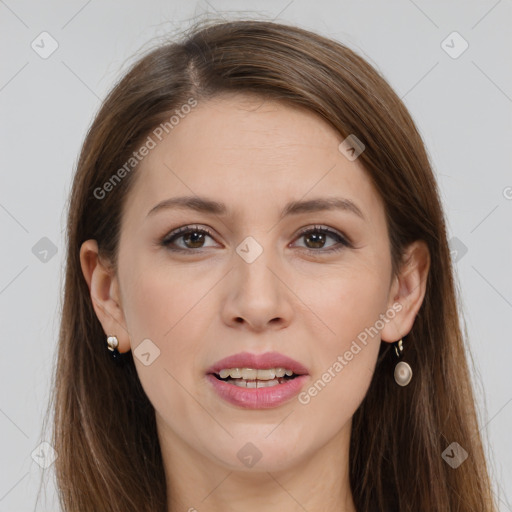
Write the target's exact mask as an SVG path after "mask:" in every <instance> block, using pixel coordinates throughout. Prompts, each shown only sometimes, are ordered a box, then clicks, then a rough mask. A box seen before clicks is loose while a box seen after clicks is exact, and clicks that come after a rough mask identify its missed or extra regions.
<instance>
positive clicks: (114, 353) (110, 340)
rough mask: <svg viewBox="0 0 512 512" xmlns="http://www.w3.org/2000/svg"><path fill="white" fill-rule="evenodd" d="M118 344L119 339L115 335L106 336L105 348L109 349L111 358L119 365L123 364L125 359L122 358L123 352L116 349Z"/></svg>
mask: <svg viewBox="0 0 512 512" xmlns="http://www.w3.org/2000/svg"><path fill="white" fill-rule="evenodd" d="M118 346H119V340H118V339H117V336H107V348H108V350H109V351H110V355H111V357H112V359H113V360H114V362H115V363H116V364H118V365H119V366H123V365H124V363H125V360H124V358H123V354H121V353H120V352H119V350H117V347H118Z"/></svg>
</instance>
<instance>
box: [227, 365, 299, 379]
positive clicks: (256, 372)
mask: <svg viewBox="0 0 512 512" xmlns="http://www.w3.org/2000/svg"><path fill="white" fill-rule="evenodd" d="M285 375H287V376H288V377H291V376H292V375H293V371H292V370H288V369H286V368H269V369H265V370H262V369H255V368H225V369H222V370H221V371H220V372H219V376H220V378H221V379H225V378H227V377H231V378H232V379H244V380H262V381H272V380H274V379H275V378H276V377H284V376H285ZM276 382H277V381H276Z"/></svg>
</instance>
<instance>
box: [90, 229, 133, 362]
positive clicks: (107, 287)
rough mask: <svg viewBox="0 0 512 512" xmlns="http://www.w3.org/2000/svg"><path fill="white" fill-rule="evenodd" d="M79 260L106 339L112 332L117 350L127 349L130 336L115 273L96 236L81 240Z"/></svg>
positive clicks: (123, 350) (124, 350)
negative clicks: (105, 261) (102, 256)
mask: <svg viewBox="0 0 512 512" xmlns="http://www.w3.org/2000/svg"><path fill="white" fill-rule="evenodd" d="M80 264H81V267H82V273H83V275H84V278H85V280H86V282H87V285H88V287H89V291H90V296H91V301H92V305H93V308H94V311H95V313H96V316H97V317H98V320H99V321H100V323H101V325H102V327H103V331H104V332H105V340H106V339H107V336H114V335H115V336H117V338H118V340H119V347H118V350H119V352H126V351H128V350H129V349H130V340H129V335H128V332H127V329H126V323H125V319H124V314H123V311H122V309H121V307H120V301H119V297H118V286H117V277H116V276H115V275H114V274H113V272H112V270H111V269H110V268H108V267H107V266H106V265H104V264H103V263H102V262H101V260H100V258H99V254H98V244H97V242H96V240H92V239H91V240H86V241H85V242H84V243H83V244H82V246H81V247H80Z"/></svg>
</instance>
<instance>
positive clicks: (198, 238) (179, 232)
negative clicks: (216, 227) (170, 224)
mask: <svg viewBox="0 0 512 512" xmlns="http://www.w3.org/2000/svg"><path fill="white" fill-rule="evenodd" d="M205 236H208V237H210V238H213V234H212V233H211V232H210V231H208V230H207V229H204V228H200V227H198V226H184V227H182V228H178V229H176V230H174V231H172V232H171V233H169V235H167V236H166V237H165V238H164V239H163V240H162V242H161V243H162V245H163V246H165V247H167V248H169V250H171V251H181V252H190V250H189V249H192V250H193V249H203V248H204V247H205V246H204V245H203V244H204V240H205ZM180 239H182V241H183V243H184V246H183V245H181V246H178V247H172V245H173V244H174V242H175V240H180Z"/></svg>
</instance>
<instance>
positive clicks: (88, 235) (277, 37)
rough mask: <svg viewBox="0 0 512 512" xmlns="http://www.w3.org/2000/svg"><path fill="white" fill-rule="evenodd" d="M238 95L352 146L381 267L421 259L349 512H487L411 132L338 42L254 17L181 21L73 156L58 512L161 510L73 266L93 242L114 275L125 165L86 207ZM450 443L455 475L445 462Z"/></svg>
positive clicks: (486, 488)
mask: <svg viewBox="0 0 512 512" xmlns="http://www.w3.org/2000/svg"><path fill="white" fill-rule="evenodd" d="M239 93H247V94H254V95H258V96H259V97H261V98H262V99H269V100H275V101H281V102H283V103H285V104H286V105H289V106H290V107H292V108H305V109H307V110H308V111H311V112H313V113H315V114H317V115H318V116H320V118H322V119H323V120H325V121H326V122H327V123H329V124H330V125H331V126H332V127H334V129H335V130H337V132H338V133H339V134H340V135H341V136H342V137H344V138H345V137H347V136H349V135H351V134H354V135H356V136H357V138H358V139H359V140H360V141H361V142H362V143H363V144H364V145H365V150H364V151H363V152H362V153H361V154H360V156H359V157H358V158H359V162H361V164H362V165H363V166H364V168H365V170H366V172H367V173H368V175H369V176H370V178H371V180H372V182H373V184H374V185H375V187H376V190H377V191H378V193H379V194H380V196H381V197H382V200H383V203H384V207H385V216H386V223H387V227H388V232H389V242H390V252H391V259H392V263H393V272H397V271H398V270H399V269H400V268H401V264H402V255H403V254H404V251H405V248H406V247H407V245H408V244H410V243H411V242H413V241H415V240H423V241H424V242H425V243H426V244H427V246H428V249H429V252H430V269H429V272H428V277H427V282H426V292H425V297H424V300H423V303H422V305H421V308H420V310H419V312H418V314H417V317H416V319H415V322H414V325H413V327H412V329H411V331H410V333H409V334H408V336H407V340H406V341H405V347H406V350H405V360H407V361H408V362H409V364H410V365H411V367H412V368H413V370H414V377H413V379H412V381H411V383H410V384H409V385H408V386H406V387H399V386H397V385H396V383H395V381H394V379H393V370H394V365H395V364H396V360H395V357H396V356H395V357H393V356H394V352H393V351H390V348H391V345H390V344H389V343H381V346H380V350H379V360H378V363H377V366H376V368H375V372H374V375H373V379H372V381H371V384H370V387H369V389H368V392H367V394H366V396H365V398H364V399H363V401H362V403H361V405H360V407H359V408H358V409H357V410H356V412H355V414H354V416H353V421H352V434H351V440H350V461H349V468H350V485H351V490H352V493H353V499H354V503H355V505H356V508H357V510H358V511H359V512H375V511H377V510H378V511H381V512H382V511H393V512H418V511H428V512H431V511H433V510H439V511H441V510H443V511H457V512H474V511H475V510H478V511H479V512H494V511H495V510H496V508H495V503H494V501H493V496H492V490H491V481H490V477H489V473H488V468H487V465H486V459H485V453H484V449H483V444H482V439H481V437H480V433H479V430H478V420H477V414H476V406H475V398H474V392H473V389H472V383H471V377H470V372H469V367H468V361H467V359H466V350H467V351H469V348H468V347H465V344H464V336H463V334H462V327H461V325H460V323H461V319H460V311H459V306H458V302H457V291H456V286H455V280H454V277H453V272H454V270H453V267H452V263H451V258H450V251H449V246H448V242H447V233H446V225H445V220H444V213H443V209H442V204H441V200H440V196H439V191H438V188H437V184H436V181H435V178H434V174H433V171H432V168H431V165H430V163H429V158H428V155H427V152H426V149H425V147H424V144H423V141H422V139H421V136H420V134H419V132H418V130H417V128H416V127H415V124H414V122H413V120H412V118H411V115H410V114H409V113H408V111H407V109H406V107H405V106H404V104H403V102H402V101H401V99H400V98H399V97H398V96H397V94H396V93H395V92H394V91H393V90H392V88H391V87H390V86H389V84H388V83H387V82H386V80H385V79H384V78H383V76H382V75H381V74H380V73H379V72H378V71H377V70H376V69H375V68H374V67H372V66H371V65H370V64H369V63H368V62H367V61H365V60H364V59H363V58H362V57H360V56H359V55H357V54H356V53H355V52H354V51H353V50H351V49H349V48H348V47H347V46H345V45H343V44H341V43H340V42H337V41H334V40H330V39H327V38H325V37H323V36H321V35H319V34H315V33H313V32H310V31H308V30H305V29H302V28H299V27H297V26H288V25H286V24H282V23H276V22H271V21H265V20H233V21H224V22H219V21H215V22H213V21H211V20H209V21H207V22H204V21H203V22H199V23H196V24H194V26H192V27H191V28H190V29H189V30H188V31H187V32H186V33H185V35H184V36H183V37H181V38H180V39H179V40H178V39H176V40H173V41H171V42H169V41H167V42H165V43H161V44H159V45H158V47H157V48H153V49H151V50H150V51H148V52H147V53H146V54H145V55H143V56H142V57H139V58H138V60H137V61H136V62H135V63H133V64H132V65H131V67H130V69H129V70H128V72H127V73H126V74H125V75H124V76H123V77H122V78H121V79H120V80H119V81H118V82H117V83H116V85H115V86H114V88H113V89H112V90H111V92H110V93H109V94H108V96H107V97H106V99H105V100H104V102H103V104H102V106H101V108H100V110H99V112H98V113H97V115H96V117H95V119H94V120H93V122H92V125H91V126H90V128H89V131H88V133H87V136H86V138H85V141H84V144H83V147H82V149H81V153H80V157H79V160H78V164H77V169H76V173H75V175H74V181H73V183H72V190H71V193H70V196H69V204H68V205H67V208H68V210H69V212H68V219H67V232H66V238H67V240H66V243H67V255H66V269H65V276H64V278H65V284H64V290H63V291H64V298H63V303H62V314H61V324H60V333H59V345H58V353H57V361H56V367H55V373H54V375H53V379H54V383H53V388H52V390H53V394H52V396H51V403H52V411H53V412H54V418H53V423H52V426H53V432H52V436H53V437H52V443H53V446H54V448H55V450H56V451H57V453H58V458H57V459H56V461H55V474H56V479H57V485H58V491H59V494H58V495H59V500H60V504H61V506H62V507H63V510H65V511H66V512H97V511H98V510H102V511H115V512H127V511H137V512H144V511H147V512H149V511H151V512H155V511H158V512H164V511H167V506H168V505H167V504H168V503H169V498H170V497H169V496H167V490H166V484H165V482H166V480H165V471H164V465H163V460H162V455H161V451H160V446H159V441H158V436H157V429H156V422H155V411H154V408H153V406H152V404H151V403H150V401H149V399H148V398H147V396H146V394H145V392H144V390H143V388H142V386H141V383H140V381H139V378H138V376H137V372H136V368H135V365H134V362H133V357H132V354H131V351H129V352H127V353H126V354H123V357H124V358H125V360H126V361H125V364H124V366H116V365H114V364H112V362H111V360H110V358H109V357H108V355H107V354H108V352H107V350H106V349H105V345H106V335H105V333H104V332H103V329H102V326H101V324H100V322H99V320H98V318H97V316H96V314H95V312H94V309H93V305H92V300H91V296H90V291H89V289H88V286H87V283H86V281H85V279H84V276H83V274H82V271H81V265H80V257H79V253H80V247H81V244H82V243H83V242H84V241H85V240H88V239H95V240H96V241H97V243H98V247H99V253H100V257H101V258H104V260H105V261H107V262H109V264H111V265H112V268H113V269H114V270H115V269H116V264H117V259H116V257H117V251H118V243H119V236H120V225H121V224H120V223H121V219H122V216H123V208H124V207H125V206H126V197H127V194H128V193H129V191H130V190H131V189H132V188H133V186H134V180H135V177H136V176H137V166H136V165H135V166H134V168H133V170H132V172H128V173H126V176H124V177H123V179H122V180H118V181H119V182H118V183H116V185H115V190H114V191H112V192H110V193H109V194H105V196H104V197H103V198H102V199H98V198H97V194H95V190H98V187H103V185H104V184H105V183H106V182H108V181H109V180H111V178H112V176H113V174H114V173H115V172H116V170H118V169H120V168H122V167H123V165H124V164H125V163H126V162H127V161H128V160H129V159H130V157H131V156H132V155H133V152H134V151H135V150H137V149H138V148H139V147H140V145H141V143H142V142H143V141H144V140H145V139H146V138H147V137H148V134H150V133H151V132H152V130H154V129H155V127H157V126H159V125H160V124H161V123H165V122H167V121H168V120H169V118H170V116H171V115H173V114H174V113H175V111H176V109H179V108H180V107H181V106H182V105H184V104H187V102H189V100H190V99H191V98H193V99H195V100H196V101H198V102H201V101H208V100H209V99H211V98H214V97H215V96H218V95H222V94H239ZM453 441H456V442H457V443H459V444H460V445H461V446H462V447H463V448H464V450H466V452H468V454H469V457H468V458H467V460H465V461H464V462H463V463H462V464H461V465H460V466H459V467H457V468H456V469H454V468H452V467H451V466H450V465H449V464H447V463H446V462H445V460H443V457H442V454H443V451H444V450H445V449H446V448H447V447H448V446H449V445H450V443H452V442H453Z"/></svg>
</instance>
